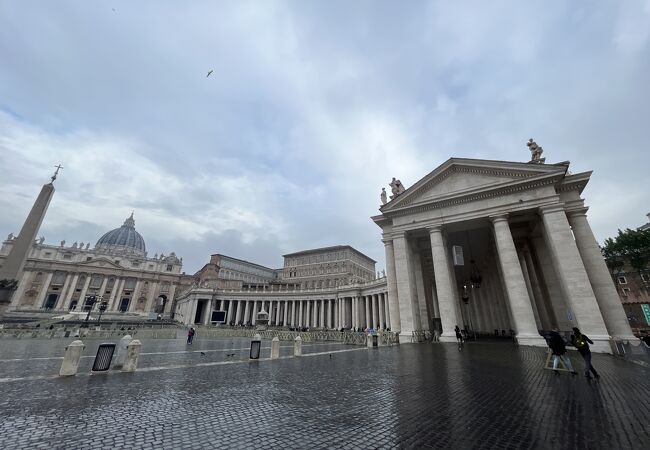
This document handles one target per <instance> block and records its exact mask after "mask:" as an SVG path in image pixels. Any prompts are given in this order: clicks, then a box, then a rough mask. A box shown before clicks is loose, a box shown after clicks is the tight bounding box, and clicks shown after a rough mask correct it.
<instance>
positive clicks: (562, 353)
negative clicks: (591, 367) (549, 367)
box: [547, 328, 578, 375]
mask: <svg viewBox="0 0 650 450" xmlns="http://www.w3.org/2000/svg"><path fill="white" fill-rule="evenodd" d="M547 343H548V346H549V348H550V349H551V351H552V352H553V370H554V371H555V375H559V372H558V370H557V366H558V364H560V359H561V360H562V362H563V363H564V365H565V366H566V368H567V369H569V370H570V371H571V374H572V375H577V374H578V372H576V371H575V370H573V365H572V364H571V359H569V355H567V354H566V344H565V343H564V339H562V336H560V333H559V332H558V330H557V328H554V329H553V331H551V332H550V333H549V335H548V340H547Z"/></svg>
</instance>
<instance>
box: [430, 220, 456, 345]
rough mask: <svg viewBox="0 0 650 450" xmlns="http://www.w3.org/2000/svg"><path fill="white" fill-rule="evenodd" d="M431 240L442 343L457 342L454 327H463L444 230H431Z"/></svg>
mask: <svg viewBox="0 0 650 450" xmlns="http://www.w3.org/2000/svg"><path fill="white" fill-rule="evenodd" d="M429 239H430V240H431V255H432V257H433V271H434V275H435V278H436V294H437V296H438V307H439V310H440V320H441V322H442V335H441V336H440V340H441V341H442V342H455V341H456V333H455V332H454V327H455V326H456V325H458V326H462V324H460V323H459V319H460V315H459V314H458V308H457V303H458V300H457V299H456V298H455V296H454V288H453V286H452V277H451V272H450V270H449V262H448V261H447V251H446V249H445V244H444V240H443V239H442V229H441V228H440V227H434V228H430V229H429Z"/></svg>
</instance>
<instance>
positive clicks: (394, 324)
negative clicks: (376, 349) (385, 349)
mask: <svg viewBox="0 0 650 450" xmlns="http://www.w3.org/2000/svg"><path fill="white" fill-rule="evenodd" d="M384 250H385V252H386V285H387V287H388V302H389V308H388V311H389V314H390V315H389V317H388V320H389V321H390V324H391V331H394V332H397V333H399V332H400V330H401V327H400V315H399V301H398V298H397V272H396V270H395V250H394V246H393V241H391V240H385V241H384Z"/></svg>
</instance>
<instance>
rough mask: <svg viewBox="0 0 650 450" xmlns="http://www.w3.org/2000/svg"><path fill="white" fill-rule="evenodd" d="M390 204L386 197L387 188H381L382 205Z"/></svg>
mask: <svg viewBox="0 0 650 450" xmlns="http://www.w3.org/2000/svg"><path fill="white" fill-rule="evenodd" d="M387 202H388V200H387V197H386V188H381V204H382V205H385V204H386V203H387Z"/></svg>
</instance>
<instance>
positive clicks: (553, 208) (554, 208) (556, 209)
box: [539, 203, 565, 215]
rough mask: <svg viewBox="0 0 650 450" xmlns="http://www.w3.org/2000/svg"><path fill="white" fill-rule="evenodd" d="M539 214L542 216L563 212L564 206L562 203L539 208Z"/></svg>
mask: <svg viewBox="0 0 650 450" xmlns="http://www.w3.org/2000/svg"><path fill="white" fill-rule="evenodd" d="M539 212H540V213H541V214H542V215H544V214H550V213H555V212H565V210H564V204H563V203H556V204H554V205H546V206H540V207H539Z"/></svg>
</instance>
